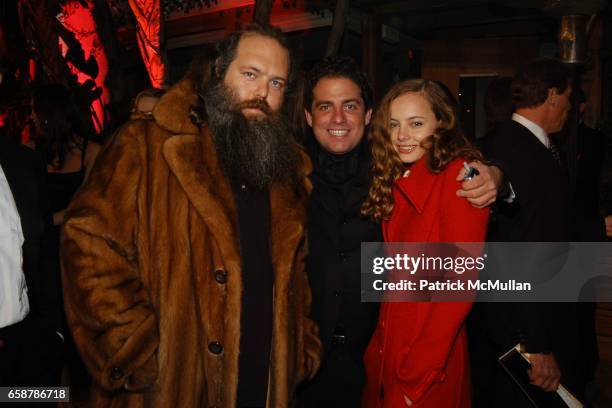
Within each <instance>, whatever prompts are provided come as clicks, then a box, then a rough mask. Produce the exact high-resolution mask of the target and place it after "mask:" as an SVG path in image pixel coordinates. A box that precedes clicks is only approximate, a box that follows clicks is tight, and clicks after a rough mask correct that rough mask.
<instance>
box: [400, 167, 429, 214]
mask: <svg viewBox="0 0 612 408" xmlns="http://www.w3.org/2000/svg"><path fill="white" fill-rule="evenodd" d="M426 161H427V160H426V157H422V158H421V159H419V160H418V161H417V162H416V163H414V164H413V165H412V167H410V175H409V176H407V177H400V178H399V179H397V180H396V181H395V187H396V188H397V191H398V192H399V193H401V194H402V195H403V196H404V197H405V198H406V199H407V200H408V201H409V202H410V203H411V204H412V205H413V206H414V208H415V209H416V210H417V212H418V213H419V214H420V213H422V212H423V207H424V206H425V203H426V202H427V198H428V197H429V194H430V193H431V190H432V188H433V186H434V184H435V181H436V176H437V174H436V173H432V172H431V171H430V170H429V169H428V168H427V163H426Z"/></svg>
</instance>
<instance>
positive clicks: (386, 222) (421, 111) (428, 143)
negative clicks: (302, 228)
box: [363, 79, 488, 408]
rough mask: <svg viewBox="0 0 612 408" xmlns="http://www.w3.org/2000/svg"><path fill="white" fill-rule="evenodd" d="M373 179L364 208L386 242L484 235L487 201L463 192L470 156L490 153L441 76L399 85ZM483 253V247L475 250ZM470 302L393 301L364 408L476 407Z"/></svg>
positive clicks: (378, 125) (389, 100) (375, 138)
mask: <svg viewBox="0 0 612 408" xmlns="http://www.w3.org/2000/svg"><path fill="white" fill-rule="evenodd" d="M371 137H372V152H373V182H372V187H371V189H370V195H369V197H368V199H367V200H366V202H365V203H364V207H363V212H364V214H366V215H369V216H371V217H372V218H374V219H375V220H377V221H380V222H382V227H383V233H384V238H385V241H386V242H482V241H483V240H484V238H485V231H486V225H487V219H488V210H487V209H477V208H475V207H472V206H471V205H470V204H469V203H468V202H467V201H466V200H464V199H462V198H460V197H457V196H456V194H455V192H456V191H457V190H458V189H459V188H460V181H457V180H456V174H458V173H459V169H460V167H461V166H462V165H463V163H464V161H471V160H482V156H481V154H480V153H479V152H478V151H477V150H476V149H475V148H474V147H473V146H472V145H471V144H470V143H469V141H468V140H467V139H466V138H465V137H464V136H463V135H462V134H461V133H460V131H459V130H458V126H457V118H456V116H455V111H454V109H453V102H452V101H451V100H450V99H449V97H448V96H447V94H446V93H445V92H444V91H443V90H442V88H441V87H440V86H439V85H437V84H436V83H434V82H431V81H427V80H422V79H417V80H410V81H405V82H401V83H399V84H397V85H395V86H394V87H393V88H392V89H391V90H390V91H389V92H388V93H387V95H385V97H384V98H383V101H382V103H381V106H380V108H379V110H378V111H377V113H376V117H375V119H374V121H373V122H372V135H371ZM470 255H473V256H479V255H480V254H479V253H477V254H473V253H471V254H470ZM470 306H471V303H469V302H453V303H442V302H403V303H399V302H390V303H384V304H383V305H382V307H381V310H380V317H379V320H378V326H377V328H376V331H375V333H374V336H373V337H372V339H371V341H370V344H369V346H368V349H367V351H366V354H365V358H364V359H365V365H366V371H367V383H366V387H365V389H364V396H363V406H364V407H368V408H369V407H383V406H384V407H385V408H386V407H402V406H414V407H432V408H446V407H449V408H450V407H460V408H468V407H470V375H469V363H468V361H469V358H468V357H469V356H468V355H467V353H468V351H467V342H466V333H465V327H464V323H465V318H466V315H467V313H468V311H469V309H470Z"/></svg>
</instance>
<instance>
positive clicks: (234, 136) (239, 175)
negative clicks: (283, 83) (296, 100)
mask: <svg viewBox="0 0 612 408" xmlns="http://www.w3.org/2000/svg"><path fill="white" fill-rule="evenodd" d="M203 97H204V106H205V108H206V116H207V120H208V125H209V126H210V130H211V133H212V137H213V141H214V143H215V148H216V150H217V156H218V158H219V163H220V165H221V168H222V170H223V171H224V173H225V174H226V176H227V177H228V178H229V179H230V180H231V181H232V182H233V183H234V184H235V185H242V184H244V185H246V186H247V187H250V188H255V189H257V190H265V189H267V188H268V187H269V186H270V185H271V184H272V183H276V182H286V183H294V182H297V173H298V171H297V169H298V162H299V157H298V151H297V144H296V142H295V141H294V140H293V136H292V134H291V131H290V126H289V124H288V123H287V121H286V119H285V118H284V117H283V116H282V115H281V114H278V113H274V112H270V111H269V107H268V105H267V103H265V102H263V105H264V106H261V101H248V102H246V103H245V104H246V105H248V106H257V107H260V108H261V109H263V110H264V111H267V116H265V117H262V118H254V119H249V118H247V117H245V116H244V114H243V113H242V108H243V107H244V105H245V104H236V103H235V102H234V99H235V98H234V96H233V94H232V92H231V90H230V89H229V88H228V87H227V86H226V85H225V84H224V83H223V81H220V80H219V81H215V83H214V84H211V86H209V87H208V88H207V89H205V90H204V92H203Z"/></svg>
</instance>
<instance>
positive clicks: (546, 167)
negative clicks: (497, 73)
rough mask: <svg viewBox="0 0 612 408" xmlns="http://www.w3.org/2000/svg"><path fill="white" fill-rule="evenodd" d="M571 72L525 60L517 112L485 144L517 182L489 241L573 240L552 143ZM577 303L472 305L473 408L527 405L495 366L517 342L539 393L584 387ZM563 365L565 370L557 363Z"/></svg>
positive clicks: (563, 115)
mask: <svg viewBox="0 0 612 408" xmlns="http://www.w3.org/2000/svg"><path fill="white" fill-rule="evenodd" d="M571 92H572V89H571V86H570V72H569V71H568V69H567V68H566V67H565V66H564V65H563V64H562V63H560V62H559V61H557V60H554V59H539V60H536V61H532V62H530V63H528V64H527V65H526V66H525V67H523V68H522V69H521V70H520V71H519V72H518V73H517V75H516V77H515V78H514V80H513V81H512V85H511V93H512V100H513V103H514V106H515V112H514V114H513V115H512V120H510V121H507V122H506V123H503V124H502V125H500V126H499V127H497V128H496V130H495V132H494V133H493V134H491V135H489V136H488V137H487V138H485V140H484V141H483V142H482V146H483V151H484V153H485V157H487V158H489V159H491V160H494V162H495V163H497V164H499V165H500V167H501V168H502V169H503V171H504V174H505V175H506V177H507V178H508V179H509V180H510V182H511V183H512V186H513V189H514V192H515V194H516V200H515V202H514V203H512V204H511V205H507V204H505V203H499V204H498V205H497V207H496V210H495V213H494V216H493V217H492V220H491V221H490V223H489V231H488V237H487V238H488V240H489V241H500V242H509V241H515V242H521V241H522V242H536V241H539V242H567V241H570V240H571V238H570V237H571V211H570V199H569V187H568V182H567V178H566V176H565V171H564V170H563V168H562V164H561V160H560V156H559V153H558V150H557V148H556V147H555V145H554V144H553V142H552V141H551V140H550V138H549V135H550V134H551V133H556V132H559V131H560V130H561V129H562V128H563V126H564V124H565V121H566V119H567V115H568V112H569V110H570V108H571V103H570V95H571ZM574 306H575V305H573V304H568V303H565V304H563V303H560V304H555V305H553V304H547V303H513V304H501V303H495V304H493V303H489V304H478V305H476V306H475V307H474V310H473V314H472V316H471V317H472V319H471V321H470V334H471V336H470V342H471V344H470V346H471V347H470V348H471V355H472V366H473V379H474V388H475V390H474V391H475V392H474V406H476V407H491V406H496V407H523V406H524V407H530V406H531V403H530V402H529V401H528V400H527V399H526V398H525V396H524V395H523V393H522V392H521V391H520V389H518V387H516V386H515V385H514V384H513V383H512V380H511V379H510V377H509V376H508V375H507V374H506V373H505V372H504V371H503V369H502V367H501V366H500V365H499V364H498V363H497V358H498V357H499V356H500V355H501V354H503V353H504V352H505V351H507V350H509V349H510V348H511V347H513V346H514V345H516V344H517V343H519V342H520V343H521V345H522V346H523V347H524V349H525V351H527V352H529V353H531V355H532V356H531V358H532V360H531V362H532V368H531V370H530V371H529V373H528V374H529V379H530V381H531V384H532V385H533V386H534V391H535V392H540V391H539V390H543V391H546V392H552V391H555V390H556V389H557V388H558V386H559V383H560V381H561V380H562V381H563V382H564V384H567V385H570V386H572V385H573V386H574V390H576V389H577V388H580V385H579V383H580V381H579V380H578V379H576V378H573V377H574V376H575V369H574V367H575V364H576V361H575V357H576V355H577V353H576V352H575V350H572V348H573V347H574V346H575V344H576V338H575V333H572V331H573V329H572V327H574V325H575V323H576V319H575V307H574ZM560 367H561V368H560Z"/></svg>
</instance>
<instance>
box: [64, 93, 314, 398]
mask: <svg viewBox="0 0 612 408" xmlns="http://www.w3.org/2000/svg"><path fill="white" fill-rule="evenodd" d="M194 102H195V95H194V93H193V90H192V86H191V83H190V82H188V81H183V82H181V83H179V84H177V85H176V86H175V87H173V88H172V89H170V90H169V92H168V93H167V94H166V95H164V97H163V98H162V99H161V100H160V102H159V103H158V105H157V106H156V107H155V110H154V120H139V121H133V122H129V123H128V124H127V125H125V126H124V127H123V128H122V129H121V130H120V131H119V132H118V134H117V135H116V136H115V137H114V138H113V140H112V141H111V142H110V143H109V144H108V145H107V147H106V148H105V149H104V151H103V152H102V153H101V155H100V156H99V158H98V160H97V163H96V165H95V166H94V169H93V171H92V173H91V175H90V177H89V179H88V181H87V183H86V184H85V185H84V186H83V188H82V189H81V190H80V191H79V193H78V194H77V196H76V197H75V199H74V201H73V203H72V204H71V206H70V208H69V211H68V214H67V221H66V223H65V226H64V232H63V237H62V267H63V284H64V293H65V307H66V312H67V316H68V321H69V324H70V327H71V330H72V333H73V335H74V339H75V342H76V344H77V347H78V349H79V351H80V353H81V355H82V357H83V359H84V361H85V364H86V366H87V368H88V370H89V372H90V373H91V375H92V376H93V379H94V383H95V385H94V388H93V391H92V393H93V395H92V399H93V403H94V405H95V406H104V407H110V406H130V407H140V406H143V407H144V406H151V407H200V406H222V407H232V406H234V405H235V400H236V390H237V380H238V353H239V350H238V348H239V344H240V307H241V299H240V296H241V265H240V262H241V260H240V252H239V243H238V239H237V236H236V230H237V229H236V228H237V225H236V223H237V215H236V209H235V205H234V200H233V196H232V192H231V188H230V186H229V183H228V181H227V179H226V178H225V177H224V175H223V174H222V173H221V171H220V169H219V166H218V162H217V157H216V153H215V149H214V145H213V142H212V138H211V135H210V133H209V131H208V129H207V128H206V127H205V128H204V129H202V130H201V131H200V130H199V129H198V128H197V127H196V126H194V125H193V124H192V123H191V121H190V120H189V117H188V111H189V107H190V106H191V104H193V103H194ZM288 137H289V136H288ZM302 157H303V160H302V162H303V164H302V166H301V173H302V174H303V186H300V188H299V189H298V190H299V191H298V192H296V191H294V189H292V188H289V187H282V186H273V187H272V188H271V192H270V206H271V256H272V262H273V266H274V272H275V278H274V317H273V333H272V337H273V340H272V355H271V365H270V379H269V390H268V406H270V407H285V406H289V405H291V404H292V400H293V398H294V393H295V387H296V385H297V384H298V383H299V382H301V381H302V380H304V379H306V378H308V377H311V376H312V375H314V373H315V371H316V370H317V368H318V365H319V361H320V354H321V344H320V342H319V340H318V338H317V335H316V334H317V333H316V331H317V329H316V326H315V325H314V323H313V322H312V321H311V320H310V319H308V317H307V315H308V313H309V307H310V289H309V286H308V282H307V278H306V274H305V271H304V256H305V251H306V249H305V243H306V239H305V224H306V201H307V196H308V193H309V191H310V183H309V181H308V179H307V174H308V172H309V171H310V163H309V161H308V159H307V158H306V156H305V154H302ZM223 272H225V273H226V274H227V275H226V281H225V282H223V279H215V276H217V277H218V276H219V274H220V273H221V274H223ZM215 342H218V343H219V344H217V343H215ZM219 345H220V346H221V348H219Z"/></svg>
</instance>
